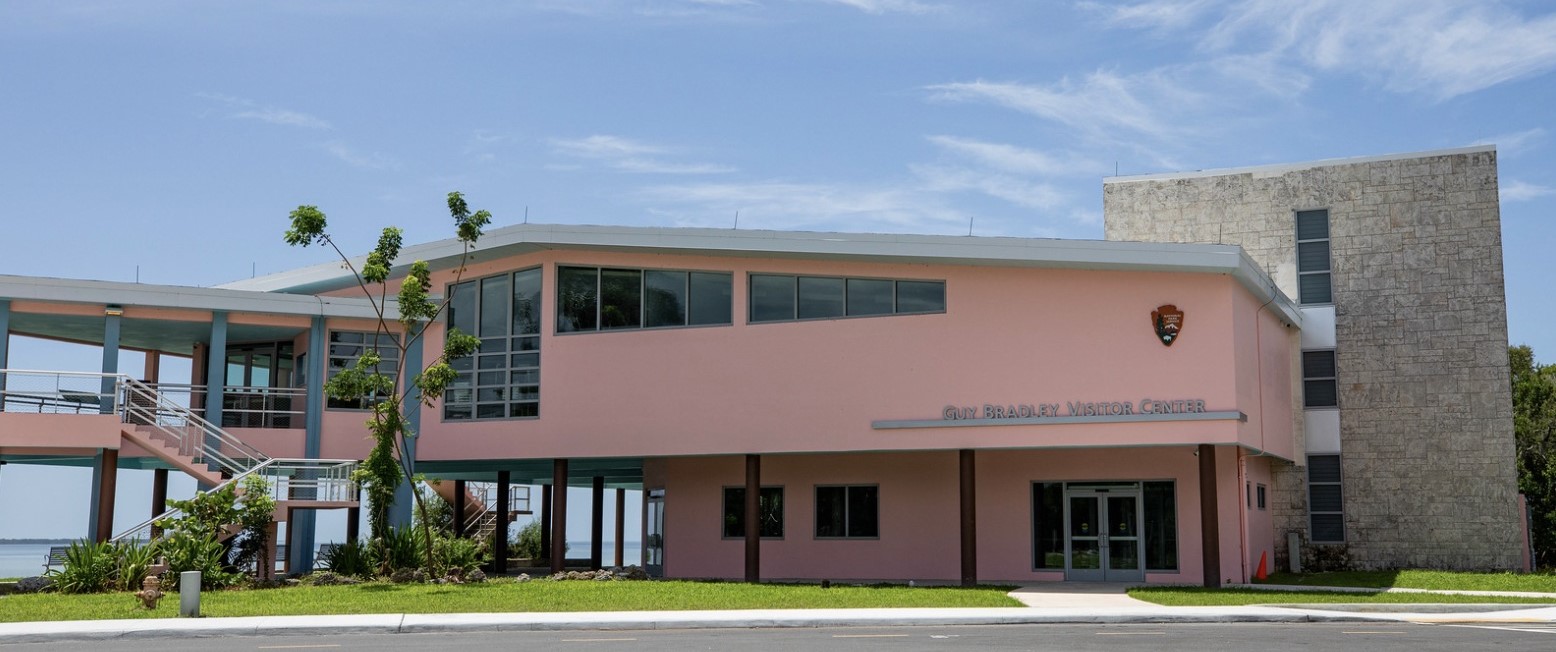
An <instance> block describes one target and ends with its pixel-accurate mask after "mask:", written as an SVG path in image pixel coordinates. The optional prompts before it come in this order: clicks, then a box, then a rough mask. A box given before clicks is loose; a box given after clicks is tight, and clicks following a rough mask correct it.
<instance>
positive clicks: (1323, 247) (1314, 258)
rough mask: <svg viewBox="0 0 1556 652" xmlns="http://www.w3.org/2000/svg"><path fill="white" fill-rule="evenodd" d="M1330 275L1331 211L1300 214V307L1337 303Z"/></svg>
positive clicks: (1298, 290) (1298, 268)
mask: <svg viewBox="0 0 1556 652" xmlns="http://www.w3.org/2000/svg"><path fill="white" fill-rule="evenodd" d="M1329 274H1330V270H1329V211H1328V210H1315V211H1297V293H1298V295H1300V297H1299V303H1304V304H1307V303H1334V295H1333V293H1332V292H1331V290H1332V284H1331V282H1330V275H1329Z"/></svg>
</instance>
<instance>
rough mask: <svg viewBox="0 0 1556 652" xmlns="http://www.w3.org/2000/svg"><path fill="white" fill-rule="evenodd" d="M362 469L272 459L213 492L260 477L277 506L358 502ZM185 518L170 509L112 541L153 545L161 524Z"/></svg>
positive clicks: (352, 465) (346, 464) (343, 462)
mask: <svg viewBox="0 0 1556 652" xmlns="http://www.w3.org/2000/svg"><path fill="white" fill-rule="evenodd" d="M358 465H359V464H358V463H357V461H356V460H301V459H280V458H271V459H268V460H265V461H264V462H262V463H260V464H259V465H257V466H255V467H254V468H252V469H250V470H249V471H247V472H245V473H242V474H238V475H234V476H233V477H231V478H229V479H227V480H225V481H223V482H222V483H221V484H219V485H216V487H214V488H212V489H210V490H209V491H222V490H225V489H226V488H227V487H229V486H237V487H242V486H243V483H244V482H245V481H247V480H248V478H250V477H252V476H259V477H262V478H264V479H265V481H266V483H267V484H268V485H269V493H270V497H271V498H272V499H273V500H275V501H276V502H280V501H283V500H293V501H298V500H301V501H310V502H321V501H328V502H356V501H357V497H358V493H357V484H356V482H355V481H354V480H352V477H351V476H352V474H354V473H355V472H356V470H357V467H358ZM202 493H206V492H202ZM247 498H248V497H247V496H245V495H243V494H239V496H238V500H239V502H242V501H243V500H246V499H247ZM182 515H183V511H182V510H179V509H177V508H173V509H169V510H167V511H165V512H163V513H161V514H158V515H156V516H153V517H151V518H149V519H146V520H145V521H142V522H140V523H137V524H136V525H134V526H133V527H131V528H130V529H128V530H125V531H124V532H122V533H120V534H119V535H118V536H115V537H114V538H113V539H111V541H113V542H119V541H125V540H136V541H150V540H153V539H156V538H158V537H159V536H160V532H158V529H159V526H158V525H157V523H159V522H163V521H165V520H167V519H172V518H177V517H179V516H182Z"/></svg>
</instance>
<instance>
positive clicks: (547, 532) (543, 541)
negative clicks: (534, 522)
mask: <svg viewBox="0 0 1556 652" xmlns="http://www.w3.org/2000/svg"><path fill="white" fill-rule="evenodd" d="M540 559H546V560H549V559H551V485H549V484H546V485H543V487H540Z"/></svg>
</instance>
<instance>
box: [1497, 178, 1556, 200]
mask: <svg viewBox="0 0 1556 652" xmlns="http://www.w3.org/2000/svg"><path fill="white" fill-rule="evenodd" d="M1497 194H1498V196H1499V197H1500V198H1501V199H1502V201H1504V202H1515V201H1529V200H1531V199H1537V198H1540V197H1547V196H1550V195H1556V188H1552V187H1550V186H1541V185H1537V184H1533V183H1528V182H1525V181H1519V180H1517V179H1507V180H1504V181H1503V182H1502V184H1501V187H1500V188H1499V189H1498V193H1497Z"/></svg>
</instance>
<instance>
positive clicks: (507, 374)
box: [438, 265, 546, 423]
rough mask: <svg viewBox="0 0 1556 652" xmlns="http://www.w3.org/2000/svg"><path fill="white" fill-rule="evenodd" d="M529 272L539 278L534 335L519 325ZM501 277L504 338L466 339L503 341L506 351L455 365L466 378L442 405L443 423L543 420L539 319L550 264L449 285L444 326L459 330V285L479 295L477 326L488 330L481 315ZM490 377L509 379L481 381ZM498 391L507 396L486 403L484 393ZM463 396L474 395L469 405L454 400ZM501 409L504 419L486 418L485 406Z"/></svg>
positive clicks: (487, 335) (472, 306)
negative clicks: (490, 284)
mask: <svg viewBox="0 0 1556 652" xmlns="http://www.w3.org/2000/svg"><path fill="white" fill-rule="evenodd" d="M529 273H535V274H536V275H537V276H538V277H537V278H536V279H535V283H536V289H535V295H534V305H533V306H531V307H530V312H531V315H532V317H533V319H534V320H535V326H534V329H533V332H520V330H521V329H519V328H518V325H517V324H515V323H514V318H515V312H516V311H517V310H518V303H517V301H515V297H514V293H515V292H516V291H517V290H518V288H519V275H520V274H529ZM497 278H505V279H506V282H505V285H506V286H507V290H506V292H505V293H504V296H505V297H506V304H507V305H506V306H504V314H503V319H502V323H503V333H501V334H496V333H486V332H474V333H465V334H466V335H473V336H475V337H477V338H479V339H480V340H481V342H482V344H483V345H485V343H486V342H488V341H493V342H498V341H500V342H501V344H502V351H485V352H483V351H481V350H480V349H477V350H476V352H475V354H474V355H471V356H470V357H468V358H462V359H460V360H455V361H453V362H451V363H450V364H451V366H453V367H454V369H455V371H456V372H458V374H459V376H460V378H459V379H457V380H456V381H455V382H454V383H452V384H451V385H450V386H449V388H448V389H447V390H446V391H445V392H444V393H443V397H442V400H441V401H440V402H439V405H438V408H439V410H438V411H439V415H438V416H439V418H440V420H441V421H442V422H445V423H468V422H475V421H534V420H538V419H539V418H540V386H541V382H540V381H541V373H540V369H541V364H540V363H541V360H540V348H541V329H542V328H543V326H542V325H541V323H540V321H539V319H540V315H541V313H542V312H543V311H542V307H543V306H544V302H545V294H546V272H545V266H544V265H533V266H529V267H523V268H520V269H514V270H510V271H506V272H502V273H500V274H488V275H485V276H479V277H475V278H467V279H460V281H459V283H458V284H454V283H449V284H448V285H447V286H445V288H444V290H445V292H447V296H448V297H450V299H451V300H450V303H449V312H448V314H446V315H444V317H443V319H444V324H445V326H446V327H448V328H452V327H453V326H454V320H455V318H456V316H455V314H454V313H455V308H454V304H453V301H452V299H453V298H454V297H455V296H456V294H455V293H456V291H457V290H458V286H460V285H464V286H467V287H468V288H469V290H470V292H471V293H472V294H473V295H474V296H473V299H472V303H471V304H470V308H469V309H470V310H471V311H473V313H474V315H473V322H472V323H474V324H475V327H476V330H477V331H483V330H484V328H485V324H483V321H484V320H483V319H482V317H483V315H482V314H481V310H482V308H483V306H482V302H484V301H485V298H484V296H485V292H484V291H483V287H484V285H485V282H486V281H488V280H491V279H497ZM521 340H522V341H523V342H522V343H521V342H520V341H521ZM526 347H529V348H526ZM488 360H490V361H493V364H492V366H483V365H486V364H487V361H488ZM498 360H500V361H501V362H500V364H498V363H497V362H496V361H498ZM520 360H523V361H525V362H528V361H531V360H533V363H530V364H517V363H516V362H517V361H520ZM489 374H490V375H495V374H501V375H502V377H503V378H504V379H505V380H504V382H500V383H482V382H480V380H481V377H482V376H484V375H489ZM518 374H524V375H528V376H530V377H531V380H532V381H533V382H529V381H526V382H521V383H515V382H514V378H515V377H516V375H518ZM495 388H502V391H503V393H504V395H505V397H504V398H502V399H501V400H497V401H492V400H487V401H483V400H482V397H481V390H482V389H495ZM516 391H525V392H532V393H533V394H532V395H533V398H528V397H526V398H514V397H515V395H516V393H515V392H516ZM461 394H465V395H468V396H469V400H454V397H455V396H458V395H461ZM498 405H500V406H502V415H501V416H481V410H482V408H483V407H487V408H490V407H491V406H498ZM465 410H468V411H467V412H464V414H463V415H462V416H460V415H459V413H460V412H461V411H465ZM522 412H528V414H523V413H522Z"/></svg>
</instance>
